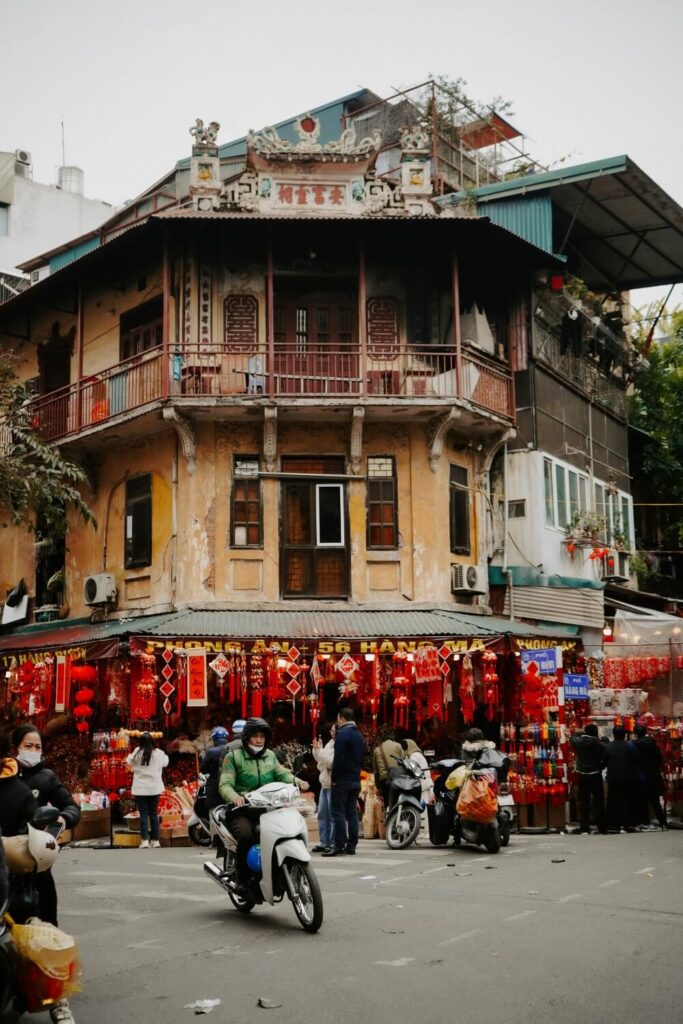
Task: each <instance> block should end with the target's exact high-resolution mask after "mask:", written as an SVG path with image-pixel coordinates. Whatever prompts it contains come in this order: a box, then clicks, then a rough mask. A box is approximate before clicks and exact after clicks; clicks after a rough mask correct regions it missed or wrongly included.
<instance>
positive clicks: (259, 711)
mask: <svg viewBox="0 0 683 1024" xmlns="http://www.w3.org/2000/svg"><path fill="white" fill-rule="evenodd" d="M251 713H252V715H254V716H256V717H257V718H261V716H262V715H263V659H262V658H260V657H259V656H258V655H253V656H252V659H251Z"/></svg>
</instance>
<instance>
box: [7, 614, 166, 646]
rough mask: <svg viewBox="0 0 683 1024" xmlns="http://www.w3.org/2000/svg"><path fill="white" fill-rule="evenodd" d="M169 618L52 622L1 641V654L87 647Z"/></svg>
mask: <svg viewBox="0 0 683 1024" xmlns="http://www.w3.org/2000/svg"><path fill="white" fill-rule="evenodd" d="M168 618H169V615H168V614H166V615H145V616H143V617H140V618H136V619H115V620H113V621H110V622H98V623H93V622H71V623H70V622H69V621H68V620H66V621H65V622H50V623H41V624H36V625H35V626H27V627H25V628H24V629H17V630H15V631H14V632H13V633H8V634H7V635H5V636H3V637H0V652H4V651H8V652H11V651H28V650H31V651H33V650H49V649H50V648H59V647H80V646H81V645H83V644H88V643H95V642H97V641H98V640H108V639H110V638H112V637H117V636H126V635H127V634H129V633H132V632H136V631H138V630H139V631H140V632H141V633H144V632H146V631H148V630H149V629H150V628H151V627H152V626H155V625H158V624H159V623H160V622H161V620H166V619H168Z"/></svg>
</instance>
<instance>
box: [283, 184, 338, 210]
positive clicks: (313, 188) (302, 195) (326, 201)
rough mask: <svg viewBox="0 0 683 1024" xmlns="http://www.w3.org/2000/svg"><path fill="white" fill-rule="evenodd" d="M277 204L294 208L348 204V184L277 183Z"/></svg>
mask: <svg viewBox="0 0 683 1024" xmlns="http://www.w3.org/2000/svg"><path fill="white" fill-rule="evenodd" d="M274 194H275V205H276V206H280V207H286V208H287V209H292V208H295V207H299V208H300V207H304V206H310V207H313V209H315V208H316V207H318V208H319V207H321V206H326V207H331V208H333V209H334V208H335V207H340V206H346V186H344V185H323V184H318V183H315V184H311V183H308V182H307V183H305V184H304V183H303V182H301V184H299V183H298V182H297V183H291V184H290V183H287V184H285V183H284V182H281V183H276V185H275V193H274Z"/></svg>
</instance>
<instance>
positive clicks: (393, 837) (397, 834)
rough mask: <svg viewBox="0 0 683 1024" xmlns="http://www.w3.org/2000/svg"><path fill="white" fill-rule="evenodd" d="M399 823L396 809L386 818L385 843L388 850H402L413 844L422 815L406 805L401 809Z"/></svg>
mask: <svg viewBox="0 0 683 1024" xmlns="http://www.w3.org/2000/svg"><path fill="white" fill-rule="evenodd" d="M401 819H402V820H401V821H400V822H399V821H398V807H397V808H396V809H395V810H393V811H392V812H391V814H390V815H389V817H388V818H387V824H386V841H387V846H388V847H389V849H390V850H403V849H405V847H406V846H410V844H411V843H413V842H415V840H416V839H417V837H418V836H419V834H420V824H421V819H422V815H421V814H420V812H419V811H418V809H417V808H416V807H411V806H410V805H407V806H405V807H403V808H402V811H401Z"/></svg>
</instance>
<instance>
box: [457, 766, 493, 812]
mask: <svg viewBox="0 0 683 1024" xmlns="http://www.w3.org/2000/svg"><path fill="white" fill-rule="evenodd" d="M496 788H497V787H496V784H495V782H493V781H491V780H490V779H487V778H485V777H483V776H477V775H470V776H469V778H467V779H466V780H465V782H464V783H463V787H462V789H461V791H460V796H459V797H458V802H457V804H456V805H455V809H456V811H457V812H458V814H459V815H460V817H461V818H467V819H468V821H479V822H481V823H482V824H489V823H490V822H492V821H494V820H495V817H496V814H497V813H498V796H497V793H496Z"/></svg>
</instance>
